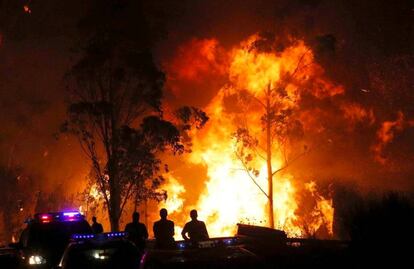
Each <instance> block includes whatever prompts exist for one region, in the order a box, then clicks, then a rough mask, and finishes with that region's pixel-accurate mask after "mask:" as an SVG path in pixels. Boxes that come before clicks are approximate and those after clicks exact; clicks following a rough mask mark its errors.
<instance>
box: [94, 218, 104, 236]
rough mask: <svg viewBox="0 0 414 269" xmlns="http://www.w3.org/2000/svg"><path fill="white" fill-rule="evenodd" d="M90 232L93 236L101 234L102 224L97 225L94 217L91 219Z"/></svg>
mask: <svg viewBox="0 0 414 269" xmlns="http://www.w3.org/2000/svg"><path fill="white" fill-rule="evenodd" d="M92 231H93V233H94V234H100V233H103V227H102V224H100V223H98V222H97V221H96V217H95V216H93V217H92Z"/></svg>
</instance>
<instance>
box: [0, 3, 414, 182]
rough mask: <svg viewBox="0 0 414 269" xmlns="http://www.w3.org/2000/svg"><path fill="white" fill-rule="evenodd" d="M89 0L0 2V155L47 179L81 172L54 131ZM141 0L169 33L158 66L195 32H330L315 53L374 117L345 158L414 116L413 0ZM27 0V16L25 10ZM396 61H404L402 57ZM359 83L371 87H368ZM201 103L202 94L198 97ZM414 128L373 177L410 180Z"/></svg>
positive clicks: (228, 38) (73, 151)
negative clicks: (391, 123) (380, 79)
mask: <svg viewBox="0 0 414 269" xmlns="http://www.w3.org/2000/svg"><path fill="white" fill-rule="evenodd" d="M90 2H92V1H84V0H68V1H64V0H60V1H56V0H33V1H19V0H12V1H5V0H3V1H2V0H0V35H1V39H0V40H1V44H0V126H2V127H1V129H0V162H1V163H3V164H7V163H9V162H10V160H11V159H12V162H13V164H19V165H22V166H23V167H25V169H27V170H29V171H31V172H34V173H37V174H39V175H42V176H45V177H46V180H47V181H52V180H54V179H55V178H63V179H70V178H72V177H75V176H79V174H77V173H78V171H74V170H77V169H75V168H76V167H74V163H79V161H81V160H82V156H81V155H80V154H79V150H78V148H77V145H76V142H75V141H72V139H70V138H68V139H65V138H63V139H60V140H59V141H56V140H55V139H54V138H53V134H54V133H55V132H56V131H57V130H58V127H59V124H60V123H61V122H62V121H63V118H64V113H65V105H64V83H63V79H62V78H63V75H64V73H65V71H66V70H67V69H68V68H69V67H70V65H71V63H73V61H74V59H75V58H74V57H75V55H74V54H73V52H71V48H72V47H73V46H74V44H75V42H76V40H77V38H78V35H77V33H78V31H77V23H78V21H79V20H80V19H81V18H82V17H83V16H84V15H85V14H86V10H87V8H88V6H89V4H90ZM147 2H148V3H147ZM147 2H146V4H145V5H144V6H145V8H146V14H148V16H149V18H150V20H153V21H156V22H160V23H162V24H163V25H164V27H165V30H166V32H167V35H166V36H165V37H164V38H162V39H161V40H160V41H159V42H158V43H157V44H156V46H155V47H154V52H155V54H156V57H157V59H158V61H159V63H160V64H162V63H164V62H166V61H169V60H170V59H171V58H173V57H174V56H175V54H176V51H177V48H178V47H179V46H180V45H181V44H182V43H184V42H187V41H188V40H190V39H192V38H212V37H215V38H217V39H218V40H220V42H221V44H222V45H223V46H224V47H230V46H232V45H235V44H237V43H239V42H240V41H241V40H243V39H244V38H246V37H247V36H249V35H251V34H253V33H256V32H261V31H273V32H276V33H280V34H286V33H289V34H290V35H293V36H296V37H299V38H303V39H304V40H305V41H306V42H308V43H309V44H313V45H314V46H317V45H316V44H317V43H316V42H317V40H318V39H317V37H318V36H322V35H327V34H331V35H333V36H334V37H335V40H336V42H335V47H334V49H333V51H331V52H329V53H325V54H323V53H322V54H321V55H319V56H320V57H319V58H318V60H319V61H320V62H321V63H322V65H324V67H325V68H326V70H327V72H328V74H329V76H330V77H331V78H332V79H333V80H334V81H336V82H337V83H340V84H343V85H344V86H345V88H346V96H345V98H346V99H348V100H353V101H355V102H357V103H360V104H362V105H364V106H369V107H373V108H374V110H375V113H376V115H377V118H378V122H377V123H376V124H375V125H374V126H372V127H370V128H371V129H368V130H367V129H364V128H361V130H360V131H359V132H358V131H357V134H355V138H354V139H355V141H354V142H353V143H348V142H347V143H344V145H343V148H344V151H347V152H348V149H346V147H347V145H350V144H352V145H353V146H354V147H356V148H357V149H355V150H349V152H348V153H349V154H348V153H347V154H345V155H346V156H347V158H352V156H354V155H360V156H362V157H360V158H361V159H363V158H369V156H368V153H367V152H368V151H367V146H366V144H367V141H370V140H372V139H373V134H375V131H376V130H377V129H378V128H379V124H380V123H381V122H382V121H385V120H394V119H395V117H396V113H397V112H398V111H402V112H403V113H404V114H405V115H406V117H407V119H414V91H413V90H414V81H413V79H414V73H413V71H414V67H413V59H412V58H413V52H414V29H413V28H414V2H413V1H409V0H396V1H373V0H372V1H370V0H368V1H356V0H351V1H347V0H338V1H330V0H294V1H287V0H286V1H285V0H283V1H270V0H268V1H265V0H249V1H236V0H229V1H216V0H210V1H208V0H206V1H201V0H182V1H167V0H163V1H147ZM27 3H28V5H29V6H30V9H31V13H30V14H28V13H25V12H24V10H23V6H24V5H25V4H27ZM401 58H402V59H407V60H406V61H405V60H404V61H399V60H398V59H401ZM401 62H408V64H407V66H405V65H402V64H401ZM375 68H376V69H378V70H380V71H381V72H382V73H384V79H385V80H387V81H389V83H388V84H387V85H389V87H387V88H386V89H383V90H381V91H380V90H377V89H375V88H374V87H373V85H375V84H373V83H372V81H371V80H372V77H370V74H371V72H372V69H375ZM376 69H375V70H376ZM389 70H393V71H394V72H395V70H401V72H399V71H398V72H395V73H396V77H395V76H390V75H387V74H391V73H392V72H390V71H389ZM392 74H393V73H392ZM393 80H397V81H393ZM402 81H403V82H402ZM394 82H395V83H394ZM361 89H369V90H370V92H369V93H368V94H365V93H364V92H361ZM167 91H168V89H167ZM166 96H171V93H168V92H167V93H166ZM206 96H208V95H206ZM183 101H184V102H185V101H187V100H183ZM206 102H208V100H198V101H197V102H196V104H198V105H202V104H205V103H206ZM413 133H414V132H413V130H411V129H410V128H408V129H407V130H405V131H404V132H403V133H402V134H400V135H399V136H398V137H397V138H396V139H395V143H393V144H392V145H391V146H390V148H389V151H390V154H392V157H393V158H395V160H397V162H398V163H399V166H398V169H393V170H392V171H387V170H384V169H385V168H383V167H380V166H375V165H374V166H373V165H372V164H371V162H369V163H370V164H369V165H367V166H369V167H370V168H369V169H368V170H367V171H368V172H366V173H372V174H373V175H375V176H377V175H378V171H380V172H379V173H386V174H387V175H388V176H389V177H394V178H395V180H394V181H395V182H398V183H397V184H402V185H404V186H410V187H412V186H413V185H414V184H413V182H414V180H413V176H414V168H412V167H411V166H412V165H411V164H412V161H414V143H413V140H412V135H413ZM401 148H403V150H402V151H401V150H399V149H401ZM361 152H364V153H361ZM357 159H358V158H357ZM358 160H359V159H358ZM343 161H346V160H343ZM367 162H368V161H367ZM350 163H352V161H350ZM350 165H353V164H350ZM51 168H53V169H51ZM374 170H375V171H377V170H378V171H377V172H373V171H374ZM356 174H358V176H361V174H360V173H356ZM365 175H366V174H365ZM348 176H350V177H352V175H348ZM345 177H346V176H345ZM384 182H385V179H384ZM390 185H392V184H390Z"/></svg>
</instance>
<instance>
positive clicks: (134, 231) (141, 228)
mask: <svg viewBox="0 0 414 269" xmlns="http://www.w3.org/2000/svg"><path fill="white" fill-rule="evenodd" d="M125 232H127V233H128V239H129V240H130V241H132V242H134V243H135V245H136V246H137V247H138V248H139V249H140V250H143V249H144V248H145V240H146V239H148V231H147V227H146V226H145V224H143V223H141V222H139V213H138V212H134V213H133V214H132V222H131V223H128V224H127V225H126V226H125Z"/></svg>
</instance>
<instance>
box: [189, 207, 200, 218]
mask: <svg viewBox="0 0 414 269" xmlns="http://www.w3.org/2000/svg"><path fill="white" fill-rule="evenodd" d="M190 217H191V219H192V220H197V217H198V214H197V210H195V209H193V210H191V211H190Z"/></svg>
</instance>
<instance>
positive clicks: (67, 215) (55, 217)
mask: <svg viewBox="0 0 414 269" xmlns="http://www.w3.org/2000/svg"><path fill="white" fill-rule="evenodd" d="M81 219H83V216H82V214H81V213H80V212H78V211H66V212H53V213H38V214H36V215H35V220H38V221H39V222H40V223H49V222H52V221H77V220H81Z"/></svg>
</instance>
